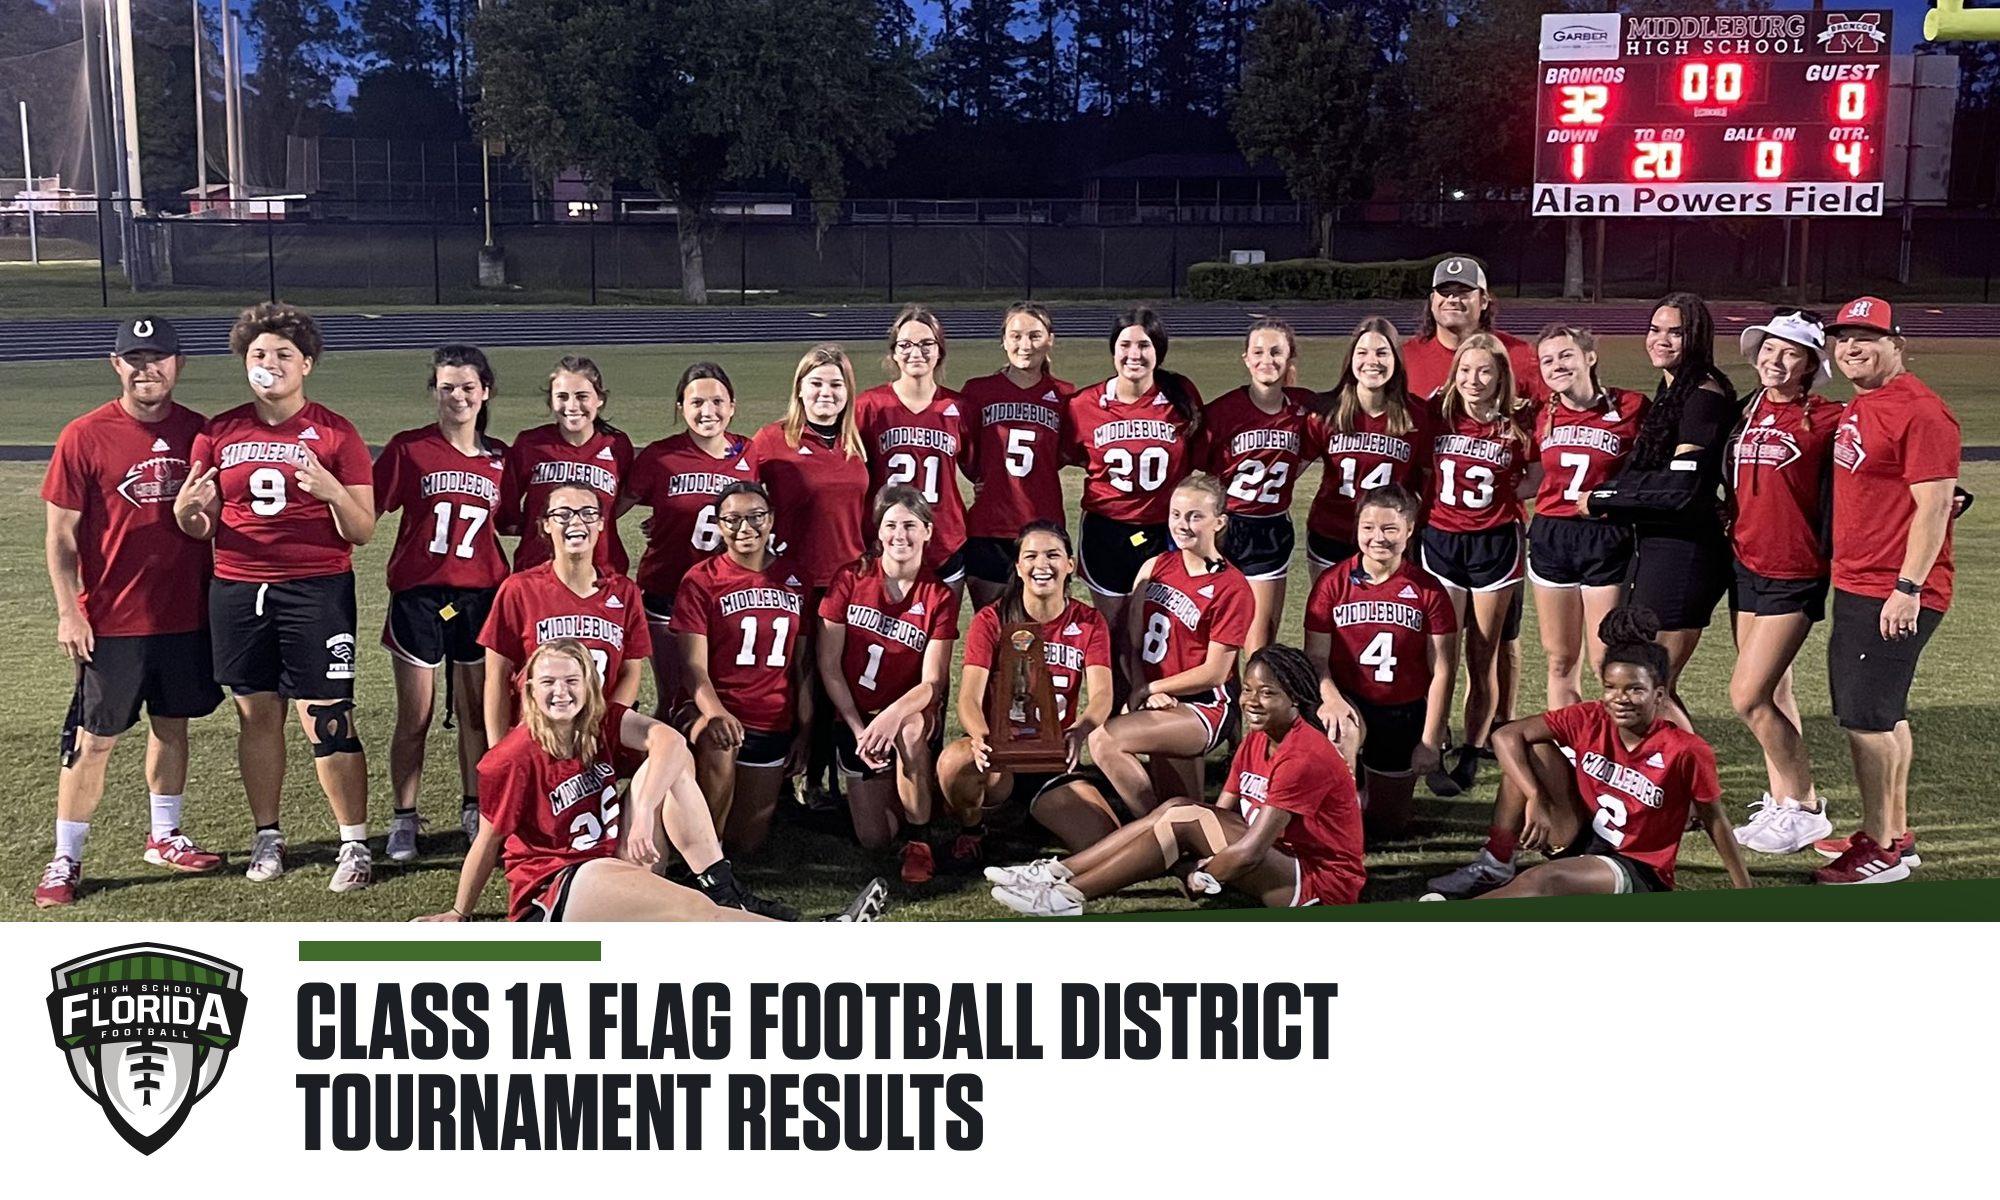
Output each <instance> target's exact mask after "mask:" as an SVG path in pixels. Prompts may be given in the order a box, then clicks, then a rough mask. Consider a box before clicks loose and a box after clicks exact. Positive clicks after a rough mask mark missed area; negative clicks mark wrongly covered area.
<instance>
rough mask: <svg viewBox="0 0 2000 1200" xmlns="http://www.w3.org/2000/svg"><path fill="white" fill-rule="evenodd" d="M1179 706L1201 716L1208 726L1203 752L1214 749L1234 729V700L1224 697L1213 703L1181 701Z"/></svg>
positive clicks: (1204, 723)
mask: <svg viewBox="0 0 2000 1200" xmlns="http://www.w3.org/2000/svg"><path fill="white" fill-rule="evenodd" d="M1181 707H1182V708H1185V709H1187V710H1188V711H1189V712H1191V713H1193V714H1194V715H1195V716H1197V717H1200V718H1201V723H1202V724H1203V725H1206V726H1208V744H1207V745H1205V746H1203V747H1202V748H1201V752H1202V753H1203V754H1207V753H1208V752H1209V751H1211V750H1213V749H1215V748H1216V747H1217V746H1220V745H1221V744H1222V743H1223V740H1224V739H1225V738H1227V737H1228V736H1229V735H1230V734H1232V733H1234V732H1235V731H1236V702H1235V701H1234V700H1231V699H1229V698H1227V697H1225V698H1224V699H1222V700H1219V701H1216V702H1214V703H1196V702H1195V701H1192V700H1183V701H1181Z"/></svg>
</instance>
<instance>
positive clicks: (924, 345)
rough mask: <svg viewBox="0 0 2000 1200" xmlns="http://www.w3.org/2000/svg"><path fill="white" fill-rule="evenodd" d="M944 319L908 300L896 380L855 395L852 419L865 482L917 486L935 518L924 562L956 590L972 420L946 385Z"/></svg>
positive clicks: (893, 334)
mask: <svg viewBox="0 0 2000 1200" xmlns="http://www.w3.org/2000/svg"><path fill="white" fill-rule="evenodd" d="M945 353H946V347H945V337H944V324H943V322H941V321H939V320H938V319H937V315H936V314H935V313H933V312H931V310H930V309H928V308H925V307H924V306H923V305H921V304H906V305H904V306H903V311H902V312H899V313H897V314H896V320H895V323H894V324H892V325H890V326H889V357H888V359H887V361H886V365H887V366H888V368H889V369H890V370H891V371H894V372H895V373H896V377H895V379H894V380H893V381H891V382H889V383H884V384H878V385H877V386H875V387H872V388H869V389H868V390H867V391H865V392H863V393H861V394H860V395H859V396H857V397H855V400H854V419H855V422H856V423H857V424H858V425H860V427H861V440H862V442H863V443H864V444H865V445H866V446H867V447H868V485H869V488H870V489H871V490H873V491H875V492H876V493H877V494H880V491H881V489H882V488H884V487H889V486H893V485H907V486H909V487H912V488H915V489H916V490H917V492H918V494H919V495H921V496H923V498H924V502H925V503H926V504H929V505H930V506H931V512H932V514H933V515H934V516H935V517H936V519H937V525H936V527H935V535H934V536H933V537H932V538H931V542H930V547H929V549H927V550H925V551H924V566H926V567H928V568H930V570H931V572H932V573H933V574H935V575H936V576H937V577H938V579H939V580H941V581H942V582H943V583H944V584H945V586H947V587H949V588H950V589H951V591H952V595H954V596H957V595H959V594H961V593H962V592H963V591H964V589H965V556H964V554H963V553H962V551H963V550H964V547H965V498H964V497H963V496H962V495H961V494H960V493H959V490H958V467H959V461H960V460H961V459H963V458H965V457H966V456H967V454H968V453H969V450H968V448H967V446H966V430H967V429H968V428H969V427H971V418H970V417H969V415H968V411H967V410H968V405H967V403H966V400H965V398H964V397H962V396H960V395H959V394H958V393H957V392H955V391H953V390H951V389H950V388H948V387H946V386H944V360H945Z"/></svg>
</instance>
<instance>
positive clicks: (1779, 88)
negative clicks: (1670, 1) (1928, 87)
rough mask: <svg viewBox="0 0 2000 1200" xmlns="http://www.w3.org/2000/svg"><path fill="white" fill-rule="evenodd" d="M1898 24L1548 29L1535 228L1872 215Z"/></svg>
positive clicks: (1872, 19) (1555, 20)
mask: <svg viewBox="0 0 2000 1200" xmlns="http://www.w3.org/2000/svg"><path fill="white" fill-rule="evenodd" d="M1889 45H1890V43H1889V13H1888V12H1887V11H1886V10H1861V11H1846V12H1733V13H1715V12H1711V13H1703V14H1701V15H1698V16H1655V15H1644V16H1640V15H1625V14H1619V13H1565V14H1560V15H1550V16H1544V17H1543V18H1542V54H1541V67H1540V73H1539V82H1538V86H1537V94H1538V98H1537V107H1536V114H1537V115H1536V138H1535V187H1534V193H1533V211H1534V215H1536V216H1538V217H1573V216H1595V217H1620V216H1624V217H1675V216H1732V217H1733V216H1773V217H1817V216H1855V215H1877V214H1880V213H1881V212H1882V160H1883V155H1884V151H1885V150H1886V149H1887V148H1888V142H1887V140H1886V136H1885V130H1886V118H1887V116H1888V108H1889Z"/></svg>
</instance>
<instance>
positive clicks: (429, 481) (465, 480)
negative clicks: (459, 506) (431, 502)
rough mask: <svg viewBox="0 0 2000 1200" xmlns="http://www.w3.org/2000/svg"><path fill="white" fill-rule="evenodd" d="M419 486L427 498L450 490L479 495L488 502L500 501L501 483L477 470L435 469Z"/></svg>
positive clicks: (462, 493)
mask: <svg viewBox="0 0 2000 1200" xmlns="http://www.w3.org/2000/svg"><path fill="white" fill-rule="evenodd" d="M419 486H420V487H421V488H422V489H423V494H424V499H426V500H428V499H430V498H431V497H432V496H435V495H437V494H438V493H440V492H450V493H452V494H454V495H464V496H477V497H479V498H480V499H481V500H484V501H486V502H487V503H488V504H498V503H500V485H499V484H497V483H495V482H493V480H492V479H491V478H489V477H487V476H485V475H481V474H479V473H478V472H477V471H433V472H431V473H430V474H428V475H426V476H424V477H423V480H422V481H421V483H420V485H419Z"/></svg>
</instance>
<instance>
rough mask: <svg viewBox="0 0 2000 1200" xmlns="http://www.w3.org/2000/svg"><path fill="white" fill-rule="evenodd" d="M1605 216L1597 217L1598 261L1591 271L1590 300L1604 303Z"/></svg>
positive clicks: (1594, 302)
mask: <svg viewBox="0 0 2000 1200" xmlns="http://www.w3.org/2000/svg"><path fill="white" fill-rule="evenodd" d="M1604 234H1605V225H1604V218H1603V217H1599V218H1597V262H1596V264H1595V266H1594V269H1593V270H1592V271H1591V279H1590V302H1591V303H1592V304H1602V303H1604Z"/></svg>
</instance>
